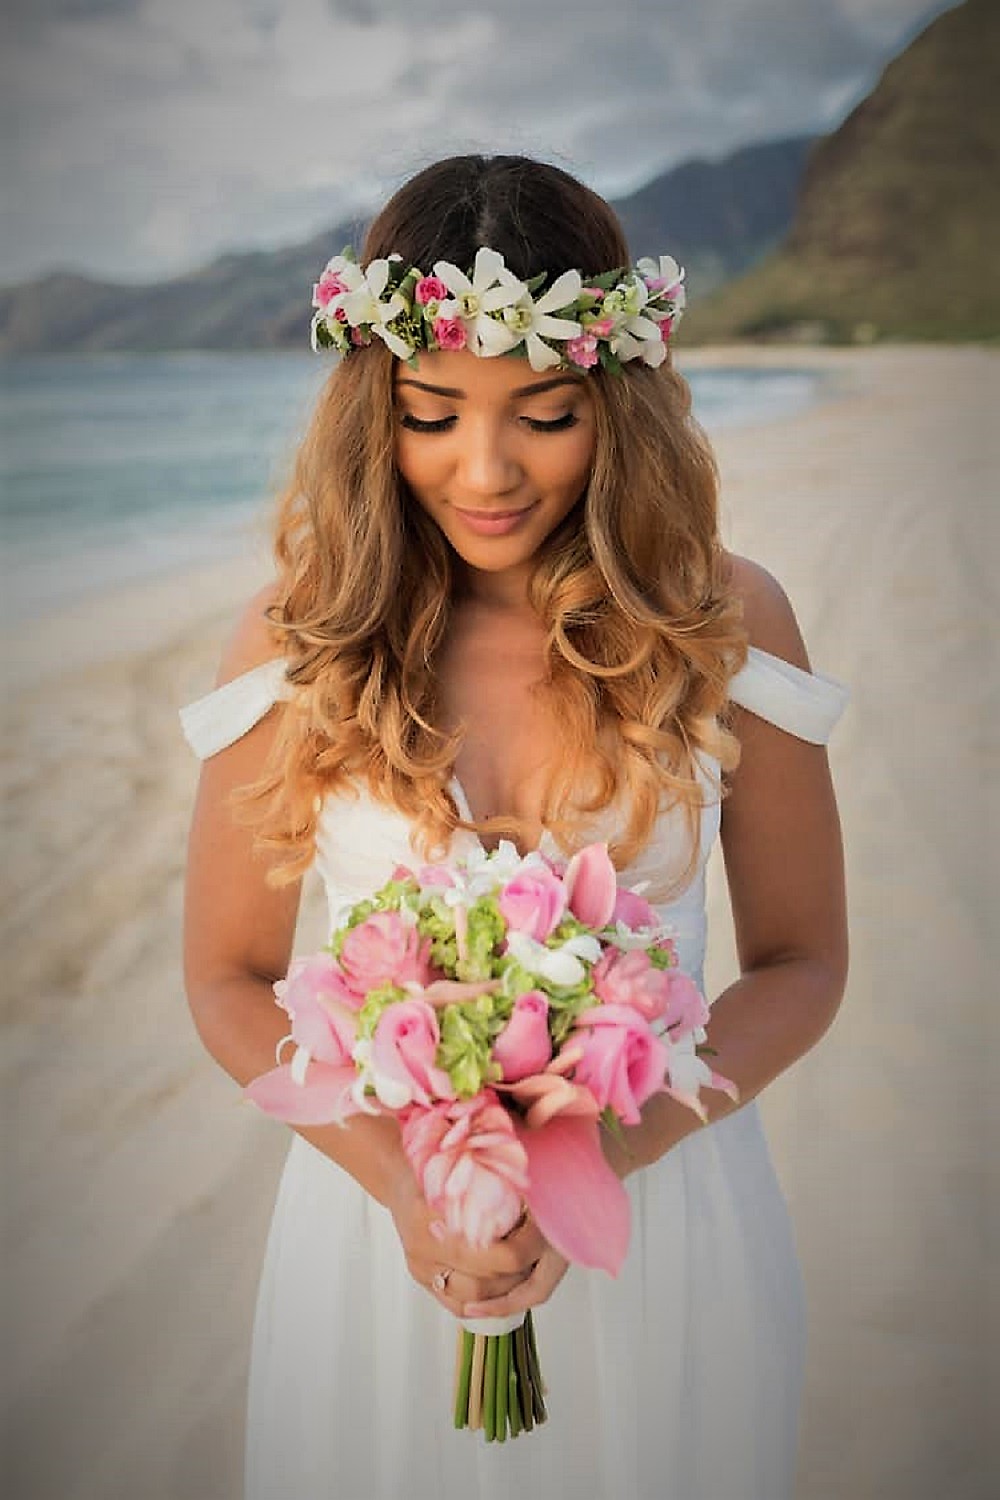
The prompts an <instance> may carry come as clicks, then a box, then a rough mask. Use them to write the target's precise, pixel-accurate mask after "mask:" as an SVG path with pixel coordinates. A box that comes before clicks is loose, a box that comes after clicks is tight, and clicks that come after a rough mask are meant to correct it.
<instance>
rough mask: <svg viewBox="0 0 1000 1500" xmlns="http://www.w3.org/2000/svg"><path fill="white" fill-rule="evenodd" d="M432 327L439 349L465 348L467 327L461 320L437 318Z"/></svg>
mask: <svg viewBox="0 0 1000 1500" xmlns="http://www.w3.org/2000/svg"><path fill="white" fill-rule="evenodd" d="M431 327H432V328H433V330H434V338H435V340H436V342H437V345H438V348H439V349H464V348H465V325H464V323H463V322H462V321H461V319H460V318H435V319H434V322H433V323H432V324H431Z"/></svg>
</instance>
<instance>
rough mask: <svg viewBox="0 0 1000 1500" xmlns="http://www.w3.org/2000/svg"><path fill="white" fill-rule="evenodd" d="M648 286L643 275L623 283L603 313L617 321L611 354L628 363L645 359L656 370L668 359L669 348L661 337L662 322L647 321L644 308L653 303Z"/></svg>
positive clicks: (616, 289) (610, 293)
mask: <svg viewBox="0 0 1000 1500" xmlns="http://www.w3.org/2000/svg"><path fill="white" fill-rule="evenodd" d="M649 300H650V297H649V291H648V288H647V287H646V283H645V282H644V281H643V280H642V278H641V277H639V276H631V277H630V278H629V279H628V280H627V281H620V282H619V283H618V285H617V286H616V287H615V289H614V291H613V292H609V293H608V295H607V297H605V299H604V305H603V307H602V308H601V312H602V314H603V315H604V316H605V317H612V318H614V320H615V328H614V331H613V333H612V335H611V340H610V342H611V352H612V354H614V355H616V356H617V357H618V359H620V360H621V361H622V363H623V364H626V363H627V362H628V361H629V360H630V359H642V360H643V361H644V363H646V364H647V365H652V366H653V367H654V368H655V367H656V366H657V365H661V364H662V363H663V361H664V360H665V359H666V357H667V346H666V344H665V343H664V342H663V338H662V336H661V334H660V325H659V323H654V322H653V320H652V318H647V317H646V316H645V314H644V309H645V307H646V305H647V303H648V302H649Z"/></svg>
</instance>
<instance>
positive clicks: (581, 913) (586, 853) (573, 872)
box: [564, 844, 618, 930]
mask: <svg viewBox="0 0 1000 1500" xmlns="http://www.w3.org/2000/svg"><path fill="white" fill-rule="evenodd" d="M564 882H565V886H566V896H567V899H568V900H569V909H570V911H571V912H572V913H573V915H574V917H577V918H578V919H579V921H581V922H583V923H585V924H586V926H587V927H594V928H597V929H598V930H599V929H600V928H602V927H606V926H607V925H608V923H609V922H610V921H611V915H612V913H613V911H614V909H615V900H616V897H617V895H618V882H617V879H616V877H615V867H614V865H613V864H612V863H611V857H610V855H609V854H608V846H607V844H588V845H587V847H586V849H581V850H580V852H579V854H574V855H573V858H572V859H571V860H570V862H569V864H568V865H567V866H566V874H565V877H564Z"/></svg>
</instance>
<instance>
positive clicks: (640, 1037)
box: [570, 1005, 669, 1125]
mask: <svg viewBox="0 0 1000 1500" xmlns="http://www.w3.org/2000/svg"><path fill="white" fill-rule="evenodd" d="M570 1037H571V1043H572V1045H574V1046H576V1045H579V1047H580V1048H581V1049H582V1050H581V1056H580V1060H579V1062H578V1063H577V1065H576V1068H575V1069H574V1072H573V1081H574V1083H582V1084H583V1085H584V1086H585V1087H586V1088H588V1089H589V1090H590V1092H591V1093H592V1094H593V1096H594V1099H595V1101H596V1103H597V1106H598V1108H599V1109H602V1110H603V1109H607V1108H608V1107H609V1106H610V1108H611V1109H612V1110H613V1111H614V1113H615V1114H616V1115H617V1116H618V1118H619V1119H620V1120H621V1121H622V1123H623V1124H625V1125H638V1124H639V1118H640V1117H639V1111H640V1109H641V1108H642V1106H643V1105H644V1104H645V1102H646V1100H647V1099H649V1098H650V1097H651V1095H653V1094H655V1093H657V1092H658V1091H659V1090H660V1089H661V1088H662V1087H663V1080H664V1078H665V1077H666V1072H667V1064H668V1062H669V1053H668V1052H667V1049H666V1047H665V1046H664V1045H663V1043H662V1042H661V1041H660V1039H659V1037H656V1036H654V1035H653V1034H652V1032H651V1031H650V1030H649V1027H648V1026H647V1024H646V1022H645V1021H644V1020H643V1018H642V1016H641V1015H639V1014H638V1013H637V1012H636V1011H635V1010H634V1009H633V1008H632V1007H631V1006H628V1005H598V1006H595V1007H594V1008H593V1009H592V1010H586V1011H584V1013H583V1015H582V1016H580V1017H579V1018H578V1020H577V1024H576V1026H575V1028H574V1029H573V1031H572V1032H571V1033H570Z"/></svg>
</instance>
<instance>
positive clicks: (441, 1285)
mask: <svg viewBox="0 0 1000 1500" xmlns="http://www.w3.org/2000/svg"><path fill="white" fill-rule="evenodd" d="M450 1276H451V1272H450V1271H449V1270H448V1269H447V1267H445V1266H442V1267H441V1269H440V1271H435V1272H434V1275H433V1276H432V1277H431V1287H432V1289H433V1290H434V1291H435V1292H439V1293H440V1292H444V1291H447V1289H448V1280H449V1278H450Z"/></svg>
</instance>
